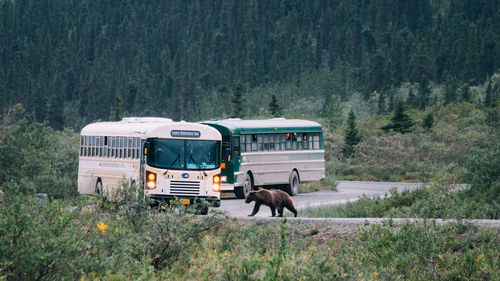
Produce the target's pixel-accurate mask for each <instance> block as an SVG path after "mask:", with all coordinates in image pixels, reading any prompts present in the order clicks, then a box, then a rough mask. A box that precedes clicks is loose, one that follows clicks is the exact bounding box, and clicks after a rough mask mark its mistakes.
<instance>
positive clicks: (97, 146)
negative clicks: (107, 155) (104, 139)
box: [95, 136, 102, 157]
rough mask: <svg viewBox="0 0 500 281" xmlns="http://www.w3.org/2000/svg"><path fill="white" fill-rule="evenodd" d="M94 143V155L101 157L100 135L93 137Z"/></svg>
mask: <svg viewBox="0 0 500 281" xmlns="http://www.w3.org/2000/svg"><path fill="white" fill-rule="evenodd" d="M95 145H96V153H95V154H96V156H97V157H101V156H102V143H101V136H98V137H96V138H95Z"/></svg>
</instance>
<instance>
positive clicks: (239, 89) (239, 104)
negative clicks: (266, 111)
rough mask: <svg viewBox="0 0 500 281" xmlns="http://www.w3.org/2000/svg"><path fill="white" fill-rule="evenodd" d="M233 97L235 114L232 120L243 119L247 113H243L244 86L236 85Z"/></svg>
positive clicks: (232, 115)
mask: <svg viewBox="0 0 500 281" xmlns="http://www.w3.org/2000/svg"><path fill="white" fill-rule="evenodd" d="M233 92H234V94H233V96H232V97H231V102H232V104H233V112H232V114H231V117H232V118H243V117H244V116H245V113H244V111H243V103H244V99H243V86H242V85H241V83H236V84H235V85H234V89H233Z"/></svg>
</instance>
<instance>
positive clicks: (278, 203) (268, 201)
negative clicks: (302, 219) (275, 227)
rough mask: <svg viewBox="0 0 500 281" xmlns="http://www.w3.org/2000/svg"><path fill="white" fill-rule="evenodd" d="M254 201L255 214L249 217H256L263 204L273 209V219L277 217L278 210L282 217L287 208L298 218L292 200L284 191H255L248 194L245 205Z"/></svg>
mask: <svg viewBox="0 0 500 281" xmlns="http://www.w3.org/2000/svg"><path fill="white" fill-rule="evenodd" d="M252 201H255V206H254V207H253V212H252V213H251V214H250V215H248V216H249V217H251V216H255V214H257V212H258V211H259V208H260V205H262V204H264V205H266V206H269V208H271V213H272V215H273V217H274V216H275V215H276V210H278V214H279V216H280V217H282V216H283V210H284V208H287V209H288V210H290V212H292V213H293V214H294V215H295V216H297V210H296V209H295V207H294V206H293V201H292V198H291V197H290V195H288V193H286V192H284V191H281V190H266V189H261V190H258V191H255V190H253V191H250V193H249V194H248V196H247V199H246V200H245V203H247V204H248V203H250V202H252Z"/></svg>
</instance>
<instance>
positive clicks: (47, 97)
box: [0, 0, 500, 129]
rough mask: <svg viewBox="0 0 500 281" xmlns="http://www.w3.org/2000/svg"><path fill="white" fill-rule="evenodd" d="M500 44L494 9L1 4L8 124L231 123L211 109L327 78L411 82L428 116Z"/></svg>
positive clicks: (338, 3) (344, 87)
mask: <svg viewBox="0 0 500 281" xmlns="http://www.w3.org/2000/svg"><path fill="white" fill-rule="evenodd" d="M499 46H500V1H498V0H453V1H449V0H419V1H395V0H376V1H375V0H372V1H368V0H359V1H350V0H332V1H330V0H328V1H327V0H322V1H301V0H293V1H292V0H280V1H265V0H246V1H236V0H234V1H231V0H214V1H199V0H169V1H163V0H156V1H117V0H78V1H77V0H15V1H14V0H0V99H1V100H0V114H5V113H6V111H7V110H8V109H9V108H10V107H12V106H13V105H14V104H16V103H21V104H22V105H23V107H24V108H25V109H26V110H27V112H30V113H31V114H32V115H33V117H34V118H35V120H37V121H44V120H46V121H48V122H49V124H50V125H51V126H52V127H53V128H55V129H62V128H63V127H70V128H76V129H78V128H81V126H83V125H85V124H86V123H88V122H93V121H96V120H99V119H101V120H108V119H110V118H112V116H119V115H120V114H125V115H138V116H140V115H143V116H144V115H154V116H166V117H169V118H173V119H176V120H179V119H184V120H200V116H201V115H200V112H201V111H204V112H208V115H209V117H211V118H216V117H225V116H229V115H230V114H231V112H232V110H231V108H210V106H211V107H213V106H212V105H211V104H208V103H207V102H206V101H207V100H210V99H213V98H215V97H221V96H222V97H226V99H227V97H229V96H231V95H233V93H234V90H235V89H239V90H242V91H243V93H245V92H247V91H248V89H252V88H255V87H259V86H263V85H268V84H270V83H282V82H293V81H295V80H296V77H298V76H300V75H303V74H304V73H310V74H312V75H314V73H316V72H319V71H323V72H325V71H326V73H327V75H328V76H329V77H330V78H331V79H332V81H333V82H332V83H331V84H330V85H328V87H327V88H328V89H327V90H326V91H325V92H322V93H310V95H312V96H315V95H316V96H318V98H322V99H328V98H329V97H330V95H331V94H332V93H335V94H336V95H337V96H338V97H339V98H340V99H341V100H345V99H348V98H349V97H350V96H351V95H352V93H354V92H359V93H361V94H362V95H363V96H364V97H365V98H366V99H368V98H369V96H370V94H371V93H373V92H374V91H377V92H378V93H380V95H387V92H388V91H389V89H391V88H395V87H399V86H400V85H401V84H402V83H404V82H411V83H415V84H417V85H418V94H417V95H416V97H415V99H416V101H415V104H416V105H417V106H419V107H422V108H423V107H425V106H426V103H427V101H428V92H429V90H428V89H429V85H430V84H431V83H435V84H444V85H449V87H451V88H452V90H451V91H449V93H451V94H448V96H446V99H447V100H448V101H454V100H456V99H458V98H459V97H457V93H459V92H460V87H462V85H478V84H481V83H483V82H484V81H485V80H486V79H487V78H488V77H489V76H491V75H492V74H493V73H495V72H496V71H498V70H499V68H500V52H499ZM294 79H295V80H294ZM464 89H467V88H464ZM464 91H465V90H463V91H462V92H464ZM243 96H244V94H243ZM278 96H279V95H278ZM265 98H266V100H267V104H269V102H270V101H271V96H269V97H265ZM228 100H231V99H230V98H229V99H228ZM250 101H251V99H247V102H250ZM117 112H119V113H120V114H118V113H117ZM205 115H206V114H205ZM204 117H205V116H204Z"/></svg>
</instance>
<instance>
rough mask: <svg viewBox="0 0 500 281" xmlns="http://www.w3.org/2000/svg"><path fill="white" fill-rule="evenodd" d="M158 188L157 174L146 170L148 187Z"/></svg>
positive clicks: (151, 188)
mask: <svg viewBox="0 0 500 281" xmlns="http://www.w3.org/2000/svg"><path fill="white" fill-rule="evenodd" d="M155 188H156V174H155V173H152V172H146V189H149V190H153V189H155Z"/></svg>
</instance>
